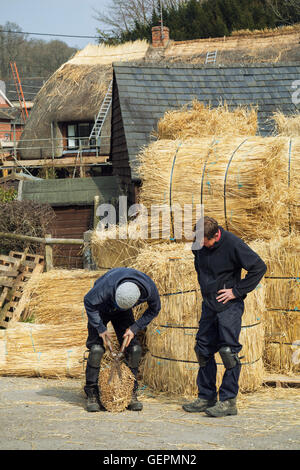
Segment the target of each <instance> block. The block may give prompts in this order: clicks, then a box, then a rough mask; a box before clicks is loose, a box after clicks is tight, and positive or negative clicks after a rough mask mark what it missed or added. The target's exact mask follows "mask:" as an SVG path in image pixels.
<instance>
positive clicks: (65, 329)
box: [0, 322, 87, 377]
mask: <svg viewBox="0 0 300 470" xmlns="http://www.w3.org/2000/svg"><path fill="white" fill-rule="evenodd" d="M86 330H87V329H86V324H84V323H83V322H74V323H72V324H71V325H68V326H66V325H64V326H63V325H51V326H50V325H35V324H30V323H22V322H19V323H16V324H15V326H14V327H13V328H7V329H5V330H2V331H0V343H1V346H0V355H1V359H0V374H1V375H16V376H18V375H24V376H43V377H59V376H60V377H61V376H67V377H78V376H80V374H81V373H82V359H83V354H84V351H85V349H86V347H85V341H86V336H87V333H86Z"/></svg>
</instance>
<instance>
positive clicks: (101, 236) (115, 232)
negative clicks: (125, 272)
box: [91, 222, 147, 269]
mask: <svg viewBox="0 0 300 470" xmlns="http://www.w3.org/2000/svg"><path fill="white" fill-rule="evenodd" d="M141 229H142V227H140V226H139V225H138V224H136V223H135V222H130V223H129V224H123V225H113V226H110V227H109V228H108V229H106V230H101V231H100V230H94V231H93V233H92V237H91V252H92V257H93V260H94V261H95V263H96V264H97V266H98V267H99V268H104V269H110V268H116V267H120V266H125V267H128V266H130V264H131V263H132V262H133V261H134V259H135V258H136V256H137V254H138V252H139V250H140V249H141V248H143V247H144V246H145V245H146V243H147V240H146V239H143V238H142V237H141V232H140V230H141Z"/></svg>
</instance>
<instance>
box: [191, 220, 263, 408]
mask: <svg viewBox="0 0 300 470" xmlns="http://www.w3.org/2000/svg"><path fill="white" fill-rule="evenodd" d="M203 227H204V234H203V235H204V237H202V239H203V246H202V247H201V245H199V244H198V242H196V241H195V242H194V243H193V246H192V251H193V254H194V257H195V258H194V264H195V269H196V272H197V275H198V282H199V284H200V288H201V293H202V298H203V303H202V314H201V319H200V322H199V330H198V333H197V335H196V344H195V352H196V356H197V359H198V362H199V366H200V367H199V371H198V376H197V386H198V398H197V400H196V401H194V402H192V403H187V404H185V405H183V409H184V410H185V411H188V412H201V411H205V412H206V414H207V415H209V416H213V417H219V416H226V415H235V414H237V408H236V396H237V394H238V389H239V386H238V381H239V376H240V371H241V363H240V359H239V357H238V354H239V352H240V350H241V349H242V345H241V344H240V343H239V335H240V332H241V323H242V315H243V312H244V299H245V297H246V295H247V294H248V293H249V292H251V291H252V290H253V289H255V287H256V286H257V285H258V284H259V282H260V280H261V279H262V277H263V276H264V274H265V272H266V270H267V267H266V265H265V263H264V262H263V261H262V259H261V258H260V257H259V256H258V255H257V254H256V253H255V252H254V251H253V250H251V248H249V246H248V245H246V243H244V242H243V241H242V240H241V239H240V238H238V237H237V236H235V235H234V234H232V233H230V232H228V231H226V230H224V229H223V228H222V227H220V226H219V225H218V223H217V221H216V220H214V219H213V218H211V217H204V220H203ZM196 230H197V228H196ZM199 239H200V237H199V236H198V237H196V240H199ZM242 268H243V269H245V270H246V271H247V274H246V276H245V278H244V279H241V270H242ZM217 352H219V354H220V356H221V359H222V362H223V364H224V366H225V372H224V376H223V380H222V384H221V386H220V388H219V401H217V390H216V375H217V365H216V361H215V358H214V355H215V353H217Z"/></svg>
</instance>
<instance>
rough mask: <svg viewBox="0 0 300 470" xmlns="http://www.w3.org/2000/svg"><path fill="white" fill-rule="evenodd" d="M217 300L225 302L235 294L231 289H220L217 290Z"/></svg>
mask: <svg viewBox="0 0 300 470" xmlns="http://www.w3.org/2000/svg"><path fill="white" fill-rule="evenodd" d="M218 294H221V295H218V297H217V301H218V302H222V303H223V304H226V303H227V302H228V301H229V300H233V299H235V298H236V297H235V295H234V294H233V292H232V289H221V290H219V291H218Z"/></svg>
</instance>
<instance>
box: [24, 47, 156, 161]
mask: <svg viewBox="0 0 300 470" xmlns="http://www.w3.org/2000/svg"><path fill="white" fill-rule="evenodd" d="M148 46H149V45H148V43H147V42H146V41H135V42H131V43H126V44H123V45H119V46H105V45H99V46H96V45H91V44H89V45H88V46H87V47H86V48H85V49H83V50H82V51H79V52H77V54H75V56H73V57H72V58H71V59H70V60H69V61H68V62H66V63H65V64H63V65H62V66H61V67H60V68H59V69H58V70H57V71H56V72H55V73H54V74H53V75H52V76H51V77H50V78H49V79H48V80H47V82H46V83H45V84H44V86H43V87H42V88H41V90H40V91H39V93H38V94H37V96H36V99H35V102H34V107H33V109H32V111H31V113H30V116H29V118H28V120H27V123H26V126H25V130H24V132H23V135H22V139H21V142H20V145H19V147H20V149H21V156H22V158H25V159H26V158H27V159H32V158H41V157H44V156H48V155H51V151H52V148H51V142H50V141H40V142H38V141H36V142H33V141H32V139H50V138H51V122H55V123H59V122H66V121H94V119H95V116H96V115H97V113H98V111H99V109H100V106H101V103H102V101H103V99H104V96H105V94H106V91H107V88H108V85H109V83H110V81H111V79H112V63H113V62H114V61H116V60H118V61H120V60H121V61H126V62H127V61H130V60H140V59H143V58H144V56H145V54H146V52H147V49H148ZM54 134H56V135H54V137H56V138H60V137H61V135H60V132H59V129H58V128H56V129H54ZM29 147H42V148H43V151H42V155H41V151H40V149H39V148H36V149H34V150H33V149H30V148H29ZM56 154H57V155H56V156H59V155H61V143H60V142H59V140H58V141H57V146H56Z"/></svg>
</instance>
